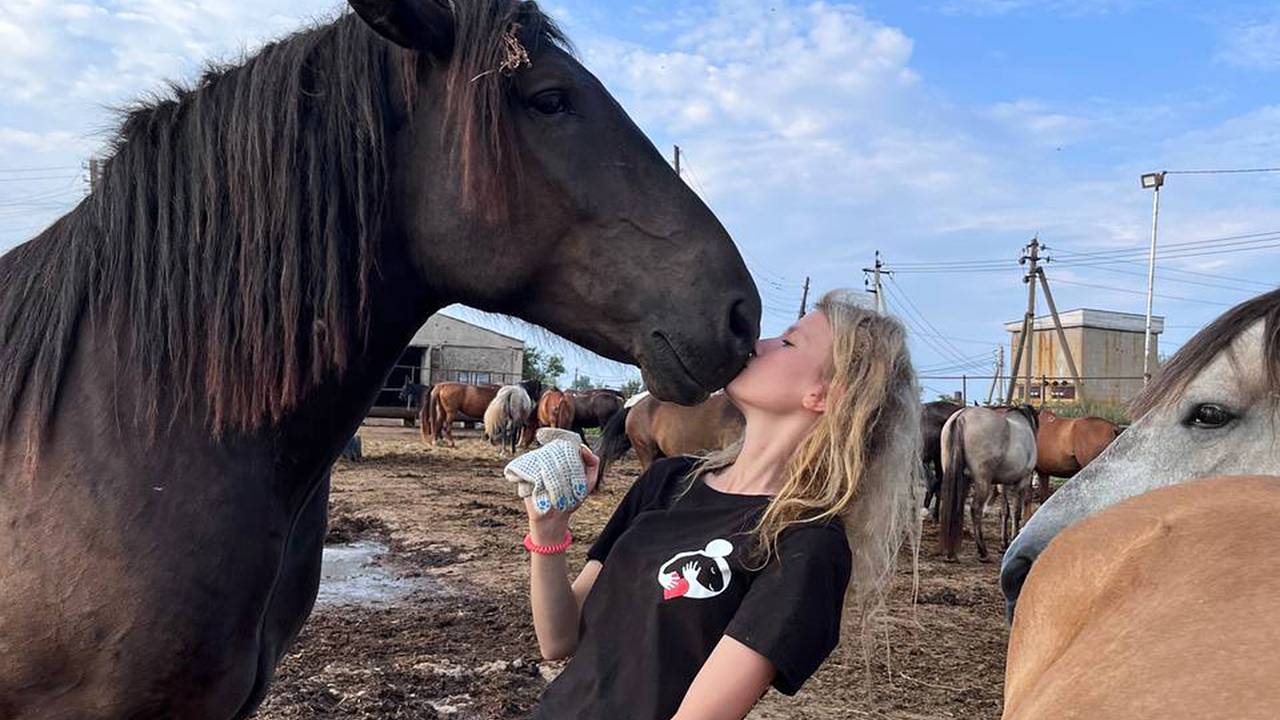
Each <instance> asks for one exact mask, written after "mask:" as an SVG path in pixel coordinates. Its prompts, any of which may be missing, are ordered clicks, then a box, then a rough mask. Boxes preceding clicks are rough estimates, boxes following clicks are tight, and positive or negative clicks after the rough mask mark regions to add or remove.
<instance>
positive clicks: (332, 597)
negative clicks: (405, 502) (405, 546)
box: [316, 540, 426, 607]
mask: <svg viewBox="0 0 1280 720" xmlns="http://www.w3.org/2000/svg"><path fill="white" fill-rule="evenodd" d="M387 550H388V548H387V546H386V545H385V544H383V543H380V542H376V541H373V540H361V541H358V542H353V543H346V544H341V545H328V546H326V547H325V549H324V560H323V563H322V565H321V569H320V593H319V594H318V595H317V596H316V603H317V604H318V605H364V606H372V607H385V606H389V605H395V604H396V603H398V602H399V601H401V600H403V599H405V598H406V597H408V596H409V594H410V593H412V592H414V591H415V590H420V589H423V587H424V585H425V580H426V578H402V577H398V576H397V575H396V574H395V572H394V571H392V570H391V569H389V568H387V567H385V566H384V565H382V564H381V563H379V562H378V560H379V559H380V558H382V556H384V555H386V554H387Z"/></svg>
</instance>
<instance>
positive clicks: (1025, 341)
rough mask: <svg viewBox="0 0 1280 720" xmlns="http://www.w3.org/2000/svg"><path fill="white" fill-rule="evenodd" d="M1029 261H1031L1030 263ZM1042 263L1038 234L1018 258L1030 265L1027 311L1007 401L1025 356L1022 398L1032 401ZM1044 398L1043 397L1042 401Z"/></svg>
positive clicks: (1019, 262)
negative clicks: (1032, 371) (1039, 277)
mask: <svg viewBox="0 0 1280 720" xmlns="http://www.w3.org/2000/svg"><path fill="white" fill-rule="evenodd" d="M1028 263H1030V264H1029V265H1028ZM1039 263H1040V236H1039V235H1037V236H1035V237H1034V238H1032V239H1031V244H1030V245H1027V247H1026V248H1024V249H1023V255H1022V257H1021V258H1019V259H1018V264H1019V265H1028V267H1027V274H1026V275H1024V276H1022V282H1024V283H1026V284H1027V311H1026V314H1025V315H1023V317H1022V338H1021V340H1022V342H1021V343H1019V344H1018V351H1017V352H1016V353H1015V354H1014V357H1013V366H1012V369H1011V371H1010V372H1009V394H1008V396H1007V397H1006V400H1005V402H1006V403H1008V404H1010V405H1012V404H1013V391H1014V387H1015V386H1016V385H1017V383H1018V372H1019V368H1021V367H1022V365H1021V363H1022V360H1023V358H1026V363H1027V364H1026V369H1025V371H1023V380H1022V399H1023V401H1024V402H1026V403H1027V404H1030V403H1031V365H1032V363H1033V362H1034V359H1035V339H1034V338H1035V332H1036V328H1035V325H1036V282H1035V281H1036V277H1037V270H1038V269H1039ZM1043 401H1044V398H1041V402H1043Z"/></svg>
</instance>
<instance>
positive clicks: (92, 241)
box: [0, 0, 563, 442]
mask: <svg viewBox="0 0 1280 720" xmlns="http://www.w3.org/2000/svg"><path fill="white" fill-rule="evenodd" d="M454 8H455V14H456V40H455V43H454V53H453V57H452V58H451V59H450V61H449V63H448V65H447V67H445V68H444V72H445V73H446V87H447V88H448V91H447V97H446V98H443V99H440V98H425V99H422V100H424V101H439V100H443V101H444V102H445V103H446V105H445V107H446V111H447V113H446V114H447V117H446V120H445V123H446V127H449V128H451V129H454V130H455V133H454V134H453V135H452V136H451V138H450V139H451V141H452V146H451V152H452V154H453V159H454V160H455V161H456V163H457V172H459V173H461V176H462V178H463V183H464V184H463V188H464V192H465V198H466V204H467V205H468V206H469V207H471V208H484V209H485V211H486V212H501V209H502V208H504V207H506V204H507V202H508V200H509V193H510V192H511V190H512V187H513V183H514V182H516V181H517V180H518V177H519V168H518V165H517V163H516V161H515V159H516V153H515V149H514V147H515V145H514V138H513V134H512V129H511V125H510V121H509V118H508V117H506V115H505V112H506V107H507V99H508V97H509V87H510V79H509V77H507V73H501V72H499V73H489V74H486V75H483V76H481V77H479V78H478V79H476V80H475V81H474V82H472V78H476V76H477V75H480V74H481V73H482V72H484V71H485V70H489V69H494V68H498V67H499V66H500V65H501V63H502V61H503V60H505V54H506V53H508V52H509V48H510V41H509V35H510V33H511V29H512V27H513V25H518V26H519V27H520V28H521V35H520V37H521V39H522V42H523V43H524V44H531V43H532V44H536V43H538V42H542V41H544V40H545V41H548V42H552V43H563V37H562V35H561V34H560V32H559V31H558V30H557V29H556V28H555V27H554V26H553V25H552V24H551V23H550V21H549V20H547V19H546V18H545V17H544V16H543V15H542V13H541V11H540V10H539V9H538V7H537V6H536V5H535V4H534V3H532V2H519V1H518V0H470V1H464V0H456V1H455V2H454ZM396 66H399V67H400V68H402V75H403V77H404V83H403V85H402V86H399V87H393V84H394V83H393V82H392V79H393V77H394V70H395V68H396ZM427 66H428V63H427V62H426V60H425V59H424V58H419V57H418V56H417V54H416V53H413V52H409V51H405V50H402V49H400V48H398V47H396V46H394V45H392V44H390V43H388V42H387V41H385V40H383V39H382V38H380V37H379V36H377V35H376V34H375V33H373V32H372V31H371V30H369V29H368V28H367V27H366V26H365V25H364V23H363V22H361V21H360V20H359V19H358V18H356V17H355V16H354V15H350V14H348V15H345V16H343V17H341V18H339V19H338V20H336V21H335V22H332V23H330V24H327V25H323V26H320V27H316V28H313V29H309V30H304V31H302V32H299V33H297V34H295V35H293V36H291V37H289V38H286V39H284V40H282V41H280V42H277V43H274V44H271V45H268V46H266V47H265V48H263V49H262V50H261V51H260V52H259V53H257V54H256V55H254V56H253V57H251V58H249V59H247V60H245V61H244V62H243V63H242V64H240V65H238V66H234V67H220V68H213V69H210V70H209V71H207V72H206V73H205V74H204V75H203V77H201V78H200V80H199V81H198V82H197V83H196V84H195V85H194V86H193V87H189V88H188V87H181V86H176V85H174V86H171V88H170V90H171V96H170V97H166V98H163V99H159V100H156V101H153V102H150V103H146V104H142V105H139V106H137V107H136V108H134V109H132V110H131V111H129V112H128V113H127V114H126V115H125V118H124V120H123V122H122V124H121V127H120V129H119V132H118V135H117V138H116V140H115V142H114V153H113V154H112V156H111V157H110V159H109V160H107V162H106V164H105V169H104V171H103V176H102V180H101V183H100V186H99V188H98V189H97V190H96V191H95V192H94V193H93V194H92V195H91V196H90V197H88V198H87V199H86V200H85V201H83V202H82V203H81V204H80V205H79V206H78V207H77V208H76V209H75V210H73V211H72V212H70V213H68V215H66V216H64V217H63V218H62V219H60V220H59V221H58V222H56V223H55V224H54V225H53V226H51V227H50V228H49V229H47V230H45V231H44V232H43V233H42V234H41V235H39V236H38V237H37V238H35V239H34V240H32V241H31V242H29V243H26V244H25V245H22V246H20V247H18V248H15V249H14V250H13V251H11V252H9V253H8V254H6V255H4V256H3V257H0V439H4V438H7V437H9V436H11V435H12V434H13V433H14V431H15V427H17V426H18V425H19V424H23V425H27V426H28V439H29V441H31V442H35V441H36V438H38V436H39V435H40V433H41V431H42V430H43V429H44V427H45V426H46V425H47V423H48V422H49V418H50V417H51V415H52V412H53V410H54V408H55V407H56V405H57V402H58V399H59V392H60V387H61V385H62V382H63V377H64V375H65V372H66V368H67V365H68V362H69V359H70V357H71V355H72V352H73V351H74V349H75V346H76V344H77V341H78V338H79V336H80V332H79V331H80V325H81V323H85V322H88V323H91V324H92V325H94V326H100V327H107V328H108V332H107V333H106V334H107V335H108V336H111V337H114V338H115V342H116V343H117V347H116V348H115V357H116V358H118V365H119V367H121V368H125V367H128V368H130V370H131V372H132V373H133V374H131V375H130V376H129V382H131V383H132V384H134V386H135V387H136V388H137V390H136V392H137V397H138V398H139V399H140V401H139V408H138V417H137V418H135V420H136V421H138V422H139V423H142V424H144V425H146V426H150V428H151V429H152V430H154V429H155V427H156V424H157V421H159V420H161V419H160V418H158V417H157V415H158V413H159V406H160V403H159V399H160V397H161V394H162V393H165V394H167V395H168V396H169V397H171V398H172V399H173V400H174V401H175V402H174V403H173V413H174V414H175V416H176V414H177V412H178V411H179V408H184V407H186V408H190V409H193V410H196V411H202V412H203V413H204V414H205V416H206V417H205V420H206V421H207V423H208V424H209V427H210V429H211V430H212V431H213V432H214V433H219V432H224V431H226V430H228V429H236V430H251V429H254V428H257V427H261V426H262V425H263V424H264V423H267V422H272V421H278V420H280V419H281V418H282V417H283V416H284V415H285V414H286V413H288V412H289V411H290V410H291V409H293V408H296V407H297V406H298V404H299V402H300V401H301V399H302V398H303V397H304V396H305V395H306V393H307V392H308V391H309V390H311V389H312V388H315V387H316V386H318V385H319V384H320V383H322V382H323V381H325V380H326V379H329V378H332V377H333V376H335V375H337V374H339V373H341V372H343V371H344V370H345V369H346V368H347V367H349V365H350V363H351V362H352V361H353V359H355V358H356V357H357V356H358V355H359V354H360V353H361V351H362V349H363V348H364V346H365V341H366V340H367V333H368V331H369V310H370V307H369V304H370V293H371V287H372V285H373V283H374V282H375V277H376V274H377V258H378V256H379V242H380V239H381V235H382V229H383V222H384V217H385V209H386V208H385V205H384V203H385V202H386V196H387V183H388V168H387V158H386V147H385V143H386V140H387V134H388V132H389V131H390V128H391V127H392V124H393V123H394V122H396V121H397V120H396V118H395V117H394V114H395V108H396V107H402V108H412V107H413V104H414V103H415V102H417V101H419V99H418V98H415V97H414V88H415V82H416V81H415V72H416V69H417V68H419V67H427ZM494 208H497V209H498V210H496V211H495V210H493V209H494ZM104 323H106V324H107V325H105V326H104ZM122 379H123V378H122ZM20 421H21V422H20Z"/></svg>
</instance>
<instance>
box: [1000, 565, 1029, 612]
mask: <svg viewBox="0 0 1280 720" xmlns="http://www.w3.org/2000/svg"><path fill="white" fill-rule="evenodd" d="M1033 562H1034V559H1033V558H1029V557H1027V556H1026V555H1015V556H1013V557H1011V558H1009V560H1007V561H1006V562H1005V564H1004V567H1003V568H1002V569H1001V570H1000V589H1001V590H1003V591H1004V607H1005V619H1006V620H1008V621H1009V622H1013V611H1014V609H1015V608H1016V607H1017V605H1018V595H1019V594H1021V593H1022V584H1023V583H1024V582H1026V581H1027V574H1028V573H1030V572H1031V564H1032V563H1033Z"/></svg>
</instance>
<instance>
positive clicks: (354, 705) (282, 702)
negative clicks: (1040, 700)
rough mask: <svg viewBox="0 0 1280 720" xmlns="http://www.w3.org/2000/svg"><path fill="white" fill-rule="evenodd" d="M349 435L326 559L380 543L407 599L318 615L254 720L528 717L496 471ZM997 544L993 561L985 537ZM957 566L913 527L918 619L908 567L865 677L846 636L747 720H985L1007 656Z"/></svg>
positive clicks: (524, 639)
mask: <svg viewBox="0 0 1280 720" xmlns="http://www.w3.org/2000/svg"><path fill="white" fill-rule="evenodd" d="M360 434H361V437H362V440H363V443H364V453H365V460H364V461H363V462H361V463H346V462H342V461H339V464H338V465H337V467H336V468H335V472H334V476H333V496H332V515H331V530H330V542H331V543H347V542H351V541H353V540H374V541H380V542H383V543H385V544H386V545H387V546H388V547H389V552H388V553H387V554H386V555H384V556H382V557H381V558H380V559H379V560H378V561H377V562H378V563H379V564H380V566H381V569H382V570H384V571H389V572H390V573H391V574H393V575H394V576H396V577H398V578H404V579H406V581H411V582H413V583H416V587H417V589H415V590H413V591H412V592H411V593H410V594H409V595H408V596H407V597H405V598H403V599H401V600H399V601H396V602H394V603H391V604H383V605H379V606H360V605H333V604H328V605H321V606H318V607H317V608H316V610H315V612H314V613H313V614H312V616H311V619H310V620H309V621H308V622H307V625H306V627H305V628H304V629H303V631H302V635H301V636H300V637H299V639H298V642H297V644H296V646H295V647H294V650H293V652H292V653H290V654H289V656H288V657H287V658H286V659H285V660H284V662H283V663H281V665H280V667H279V670H278V674H277V678H276V681H275V684H274V686H273V687H272V690H271V692H270V694H269V695H268V697H267V699H266V701H265V702H264V703H263V705H262V707H261V709H260V711H259V713H258V715H257V717H258V718H261V719H262V720H300V719H302V718H306V719H311V718H446V717H447V718H458V719H463V718H466V719H470V718H477V719H489V718H502V719H507V718H523V717H526V716H527V715H528V714H529V712H530V710H531V708H532V707H533V706H534V705H535V703H536V702H537V698H538V695H539V694H540V693H541V691H542V689H543V688H544V687H545V686H546V683H547V679H548V678H550V677H553V676H554V673H555V671H556V670H557V668H556V667H555V666H554V664H551V663H543V662H541V661H540V658H539V657H538V650H537V644H536V642H535V640H534V635H533V628H532V625H531V623H530V618H529V610H528V595H527V593H528V571H527V563H526V560H525V552H524V550H523V549H522V548H521V547H520V541H521V540H522V539H523V537H524V532H525V521H524V515H523V510H522V508H521V507H520V505H519V504H518V502H517V500H516V498H515V497H514V493H513V491H512V489H511V488H510V487H509V486H508V484H507V483H506V482H504V481H503V480H502V479H501V470H502V466H503V464H504V462H503V460H502V459H501V458H499V457H498V455H497V451H496V450H493V449H491V448H489V447H488V446H486V445H483V444H482V443H481V442H480V441H479V440H475V439H467V440H460V441H459V444H458V447H457V448H428V447H427V446H425V445H424V444H423V443H422V442H421V441H420V440H419V439H418V437H417V432H416V430H413V429H403V428H399V427H394V426H390V425H380V426H365V427H364V428H362V430H361V433H360ZM638 473H639V467H638V466H637V465H636V464H635V462H634V461H633V460H628V461H624V462H623V463H621V464H620V465H618V466H617V467H616V470H613V471H611V473H610V474H611V476H612V477H611V479H610V480H609V482H608V484H607V485H606V487H605V488H604V489H603V490H602V491H601V492H600V493H599V494H598V495H597V496H596V497H595V498H593V499H592V500H591V501H590V502H589V503H588V504H587V505H585V506H584V507H583V508H582V509H581V510H580V511H579V512H578V513H577V515H576V516H575V520H574V534H575V536H576V538H577V542H576V543H575V545H574V546H573V548H572V549H571V550H570V565H571V567H574V568H577V567H581V564H582V562H583V561H584V554H585V551H586V548H587V547H588V546H589V545H590V543H591V542H592V541H593V540H594V538H595V536H596V534H597V533H598V531H599V530H600V528H601V527H602V526H603V525H604V522H605V521H606V520H607V519H608V517H609V514H610V513H611V512H612V510H613V508H614V506H615V505H616V504H617V503H618V502H619V501H620V500H621V499H622V496H623V494H624V493H625V492H626V489H627V488H628V487H629V486H630V484H631V482H632V481H634V479H635V478H636V477H637V475H638ZM993 535H994V537H995V540H994V541H992V543H991V544H992V547H993V549H995V548H997V547H998V543H999V539H998V538H999V535H998V530H997V528H996V527H995V523H992V524H991V526H989V527H988V529H987V537H988V538H989V539H990V538H992V537H993ZM961 557H962V561H961V562H959V563H954V564H953V563H945V562H942V561H941V559H940V558H939V557H938V555H937V552H936V536H935V535H934V533H933V529H932V524H931V523H928V522H926V526H925V538H924V542H923V544H922V549H921V553H920V565H919V567H920V571H919V578H920V590H919V596H918V602H917V603H916V604H915V605H914V607H913V605H912V603H911V583H910V571H909V568H910V561H909V560H910V559H909V557H908V556H907V555H906V554H905V553H904V557H903V560H904V562H902V563H901V567H902V570H901V573H900V578H899V582H898V583H897V587H896V589H895V591H894V593H893V596H892V599H891V602H890V615H891V620H890V623H889V624H888V632H887V642H886V638H881V639H880V641H879V642H878V643H877V645H876V647H875V653H874V656H873V659H872V662H871V668H870V672H866V671H865V669H864V668H865V665H864V662H863V659H862V655H861V650H860V645H858V643H857V641H856V637H857V634H856V632H855V631H854V630H852V629H851V628H847V629H846V631H845V637H846V638H847V641H846V643H845V647H844V648H842V649H838V650H837V651H836V653H835V654H834V655H833V656H832V657H831V658H830V659H829V660H828V661H827V663H826V664H825V665H824V666H823V668H822V669H821V670H820V671H819V672H818V673H817V675H815V676H814V677H813V678H811V679H810V680H809V682H808V683H807V684H806V685H805V686H804V688H803V689H802V690H801V692H800V693H799V694H798V695H796V696H795V697H794V698H788V697H785V696H782V695H779V694H778V693H776V692H770V693H769V694H768V695H767V696H766V698H765V699H764V700H763V701H762V702H761V703H760V704H759V705H758V706H757V708H756V710H755V711H753V713H752V714H751V716H750V718H752V720H781V719H783V718H787V719H792V718H794V719H797V720H828V719H834V718H864V717H866V718H903V719H914V718H975V719H980V718H998V717H999V715H1000V696H1001V687H1002V680H1003V671H1004V652H1005V645H1006V641H1007V639H1008V634H1007V630H1006V627H1005V623H1004V612H1003V601H1002V599H1001V596H1000V592H999V585H998V569H997V566H996V564H994V563H993V564H989V565H982V564H979V563H978V562H977V561H976V559H975V553H974V548H973V543H972V542H971V541H970V540H969V539H968V538H966V541H965V545H964V548H963V550H962V551H961ZM886 648H887V650H886ZM619 720H621V719H619Z"/></svg>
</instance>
